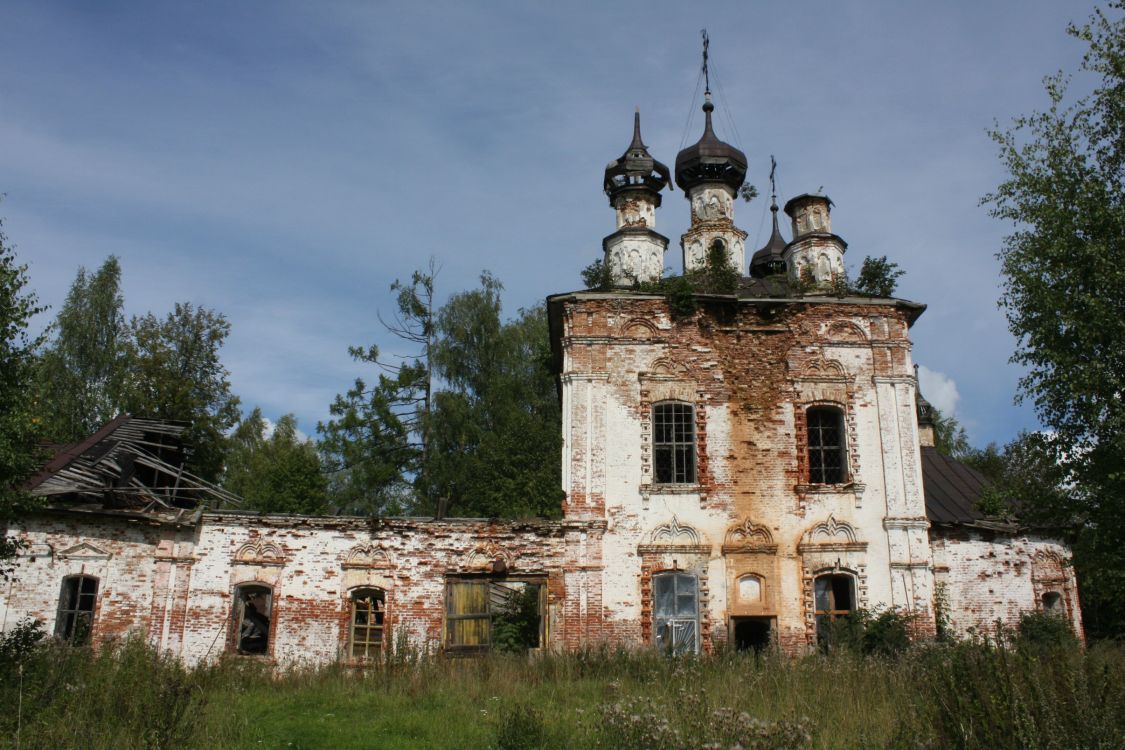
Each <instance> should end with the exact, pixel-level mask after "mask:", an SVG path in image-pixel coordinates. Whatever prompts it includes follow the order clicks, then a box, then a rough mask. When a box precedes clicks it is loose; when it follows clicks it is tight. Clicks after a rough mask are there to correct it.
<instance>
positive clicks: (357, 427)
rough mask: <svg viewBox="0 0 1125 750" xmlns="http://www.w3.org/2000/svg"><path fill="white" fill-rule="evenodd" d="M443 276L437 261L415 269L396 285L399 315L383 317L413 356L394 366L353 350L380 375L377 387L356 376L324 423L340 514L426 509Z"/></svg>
mask: <svg viewBox="0 0 1125 750" xmlns="http://www.w3.org/2000/svg"><path fill="white" fill-rule="evenodd" d="M436 273H437V268H436V266H435V264H434V262H433V261H431V262H430V266H429V269H428V271H426V272H423V271H415V272H414V274H413V275H412V276H411V280H410V283H409V284H404V283H402V282H400V281H395V283H394V284H392V285H391V291H393V292H396V297H395V301H396V303H397V313H396V315H395V318H394V320H393V321H390V322H388V321H384V320H383V319H382V318H380V321H381V322H382V323H383V325H384V327H385V328H387V330H388V331H390V332H391V333H393V334H394V335H395V336H397V337H398V338H400V339H402V340H403V341H405V342H407V344H408V345H410V346H411V347H413V349H414V355H413V356H407V357H403V358H398V359H397V361H394V360H388V359H385V358H383V357H381V355H380V352H379V348H378V347H377V346H374V345H372V346H369V347H367V348H363V347H351V348H350V349H349V350H348V351H349V352H350V353H351V355H352V358H353V359H355V360H356V361H357V362H361V363H365V364H369V365H372V366H373V367H375V368H376V369H377V370H378V371H379V372H378V376H377V379H376V381H375V384H374V385H369V384H368V381H367V380H366V379H364V378H356V380H355V383H354V384H353V386H352V388H350V389H349V390H348V391H347V392H346V393H343V394H340V395H337V396H336V399H335V400H334V401H333V403H332V405H331V406H330V407H329V413H330V414H331V415H332V419H330V420H329V421H328V422H326V423H324V422H322V423H320V424H318V425H317V428H316V429H317V432H318V433H319V434H320V435H321V439H320V450H321V452H322V454H323V455H324V457H325V462H326V464H327V469H328V471H329V476H330V496H331V499H332V503H333V504H334V505H335V506H336V507H337V508H339V509H340V510H344V511H347V512H349V513H369V514H372V515H390V514H396V513H403V512H413V511H415V510H417V509H418V507H417V506H419V505H426V503H425V497H424V492H425V488H424V487H419V488H416V487H415V484H416V481H415V480H416V477H417V475H418V471H419V469H420V468H421V466H422V465H423V464H424V463H425V462H426V456H427V451H428V448H429V443H430V441H429V432H430V419H429V415H430V411H431V400H432V386H431V383H432V381H433V375H432V366H431V364H430V362H431V356H430V350H431V348H432V347H433V343H434V314H433V299H434V276H435V274H436ZM418 492H421V493H422V496H421V497H419V495H418Z"/></svg>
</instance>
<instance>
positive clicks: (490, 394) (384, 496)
mask: <svg viewBox="0 0 1125 750" xmlns="http://www.w3.org/2000/svg"><path fill="white" fill-rule="evenodd" d="M392 288H393V289H395V290H397V291H398V292H399V296H398V298H397V302H398V309H399V317H398V318H397V319H396V322H395V324H391V325H387V328H388V329H389V330H391V331H392V332H395V333H396V334H398V335H399V336H400V337H401V338H405V339H406V340H408V341H412V342H413V343H415V344H416V345H418V346H419V347H420V348H421V349H422V356H420V357H418V358H414V359H411V358H409V357H408V358H406V359H405V361H404V362H403V363H402V364H400V365H396V366H394V367H385V366H384V363H383V361H382V360H381V359H380V353H379V351H378V349H377V348H375V347H370V348H368V349H366V350H363V349H355V348H353V349H352V350H351V351H352V355H353V356H354V357H355V358H356V359H357V360H358V361H361V362H364V363H367V364H371V365H375V366H379V367H383V368H384V371H383V372H381V373H380V374H379V376H378V382H377V384H376V385H375V386H373V387H368V386H367V384H366V382H365V381H364V380H363V379H359V380H357V381H356V383H355V386H354V387H353V388H352V389H351V390H349V391H348V392H347V393H346V394H342V395H339V396H337V397H336V400H335V402H334V403H333V404H332V406H331V413H332V415H333V419H332V420H331V421H330V422H329V423H327V424H321V425H319V426H318V427H317V429H318V431H319V432H320V434H321V442H320V446H321V450H322V452H323V453H324V454H325V455H326V456H327V457H328V460H329V461H330V462H331V463H330V469H331V470H332V476H333V482H334V486H333V488H332V492H333V502H334V503H336V504H338V505H339V506H340V507H343V508H346V509H349V510H352V511H355V512H367V513H373V514H386V513H395V512H402V511H412V512H418V513H432V514H434V515H435V516H439V517H440V516H445V515H449V514H454V513H455V514H457V515H483V516H507V517H518V516H533V515H550V514H557V513H558V511H559V508H560V501H561V497H562V492H561V490H560V489H559V485H560V479H559V456H560V455H561V449H562V448H561V435H560V433H559V411H558V408H559V407H558V398H557V395H556V392H555V386H554V377H553V374H552V371H551V368H550V353H549V345H548V335H547V318H546V311H545V308H542V307H540V308H536V309H534V310H531V311H521V313H520V314H519V316H517V317H516V318H515V319H514V320H510V321H504V320H503V318H502V315H501V312H502V308H501V300H500V293H501V291H502V289H503V287H502V285H501V284H500V282H499V281H498V280H497V279H495V278H494V277H493V276H491V275H490V274H488V273H487V272H486V273H484V274H483V275H482V276H481V286H480V288H479V289H474V290H470V291H467V292H462V293H459V294H455V295H453V296H452V297H451V298H450V299H449V301H448V302H447V303H446V304H445V305H443V306H442V307H441V309H440V310H439V311H437V312H436V313H434V312H433V305H432V294H433V281H432V274H424V273H421V274H416V275H415V277H414V278H413V279H412V283H411V284H410V285H403V284H397V283H396V285H395V286H394V287H392ZM404 333H406V334H410V335H413V336H414V338H409V336H407V335H403V334H404ZM434 382H436V383H440V384H441V385H442V388H441V389H440V390H437V389H434V388H432V387H431V385H430V384H431V383H434Z"/></svg>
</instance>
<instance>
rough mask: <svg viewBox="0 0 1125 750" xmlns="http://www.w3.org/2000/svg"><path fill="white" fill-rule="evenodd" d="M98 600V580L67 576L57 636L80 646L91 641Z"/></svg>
mask: <svg viewBox="0 0 1125 750" xmlns="http://www.w3.org/2000/svg"><path fill="white" fill-rule="evenodd" d="M97 600H98V579H97V578H93V577H91V576H67V577H66V578H64V579H63V585H62V594H61V595H60V596H59V616H58V619H57V620H56V621H55V635H57V636H58V637H59V638H62V639H63V640H65V641H70V642H71V643H73V644H75V645H76V646H80V645H82V644H84V643H88V642H89V641H90V631H91V630H93V627H94V605H95V603H96V602H97Z"/></svg>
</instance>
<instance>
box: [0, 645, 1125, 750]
mask: <svg viewBox="0 0 1125 750" xmlns="http://www.w3.org/2000/svg"><path fill="white" fill-rule="evenodd" d="M0 657H2V659H0V660H2V661H4V663H0V705H3V706H4V707H5V709H4V711H3V712H0V747H16V746H17V745H18V747H20V748H21V750H22V749H23V748H26V749H27V750H34V749H36V748H52V750H54V749H57V748H220V747H221V748H243V747H245V748H273V747H277V748H321V747H324V748H380V747H387V748H447V747H448V748H502V749H503V750H525V749H526V750H530V748H587V747H590V748H599V747H600V748H623V749H626V750H627V749H628V748H700V749H702V748H724V750H725V749H726V748H730V747H735V746H740V747H742V748H755V747H762V748H765V747H769V748H777V747H808V748H853V747H854V748H870V747H896V748H945V747H965V748H1017V747H1018V748H1076V747H1090V748H1123V747H1125V680H1123V678H1125V647H1122V646H1119V645H1112V644H1105V645H1097V646H1094V647H1092V648H1090V649H1088V650H1085V651H1083V650H1081V649H1079V648H1077V647H1074V646H1071V645H1066V644H1061V645H1057V646H1051V647H1031V646H1013V647H1007V648H998V647H996V646H994V645H991V644H987V643H961V644H952V645H942V646H936V645H931V646H919V647H914V648H912V649H910V650H908V651H907V652H906V653H904V654H901V655H899V656H897V657H886V656H880V657H874V656H862V655H857V654H855V653H852V652H841V653H834V654H831V655H814V656H808V657H805V658H800V659H791V658H786V657H783V656H780V655H776V654H761V655H754V654H752V653H751V654H743V653H723V654H719V655H716V656H712V657H706V658H699V659H691V658H688V659H668V658H665V657H663V656H661V655H659V654H656V653H654V652H648V651H643V652H631V653H626V652H623V651H614V650H601V651H590V652H583V653H575V654H560V655H545V656H542V657H539V658H535V659H532V660H530V661H529V660H528V659H527V658H520V657H505V656H492V657H488V658H481V659H457V660H453V659H441V658H438V657H429V658H396V659H389V660H387V661H386V662H385V663H382V664H380V665H378V666H375V667H372V668H371V669H367V670H362V671H357V670H348V669H345V668H342V667H326V668H320V669H311V668H310V669H297V668H295V669H290V670H288V671H285V672H283V673H280V674H278V673H274V672H271V671H269V670H268V669H267V668H266V667H265V666H264V665H262V664H260V663H257V662H254V661H248V660H244V659H232V660H227V661H223V662H221V663H219V664H217V665H214V666H208V667H201V668H198V669H194V670H187V669H184V668H183V667H181V666H180V665H179V664H178V663H177V662H175V661H174V660H171V659H167V658H164V657H161V656H160V655H158V654H156V653H154V652H153V651H152V650H151V649H150V648H148V647H147V646H145V645H144V644H143V643H142V642H141V641H139V640H130V641H125V642H122V643H118V644H114V645H109V646H106V647H103V648H102V649H100V650H99V651H97V652H94V651H91V650H89V649H81V648H70V647H65V646H59V645H56V644H51V643H46V644H42V645H40V646H38V647H36V648H33V649H31V650H30V651H27V650H24V651H23V653H21V654H16V655H7V656H4V655H3V654H0ZM21 673H22V676H21ZM21 700H22V710H17V706H18V705H20V703H21ZM17 727H18V734H17Z"/></svg>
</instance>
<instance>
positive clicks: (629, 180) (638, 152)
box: [602, 110, 672, 206]
mask: <svg viewBox="0 0 1125 750" xmlns="http://www.w3.org/2000/svg"><path fill="white" fill-rule="evenodd" d="M671 182H672V175H671V174H670V173H669V172H668V167H666V166H664V165H663V164H661V163H660V162H658V161H657V160H656V159H654V158H652V154H650V153H649V152H648V148H647V147H646V146H645V144H644V141H642V140H641V113H640V110H638V111H637V112H636V113H634V115H633V141H632V143H630V144H629V148H627V149H625V153H624V154H622V155H621V156H620V157H619V158H617V159H614V160H613V161H611V162H610V163H609V165H608V166H606V168H605V181H604V182H603V183H602V187H603V189H604V190H605V194H606V195H608V196H609V204H610V205H611V206H612V205H613V200H614V198H616V197H617V195H618V194H619V193H620V192H622V191H624V190H631V189H636V188H644V189H647V190H651V191H653V192H655V193H659V192H660V191H661V190H663V189H664V187H665V186H666V185H669V184H670V183H671ZM658 197H659V196H658Z"/></svg>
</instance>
